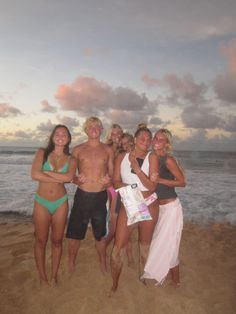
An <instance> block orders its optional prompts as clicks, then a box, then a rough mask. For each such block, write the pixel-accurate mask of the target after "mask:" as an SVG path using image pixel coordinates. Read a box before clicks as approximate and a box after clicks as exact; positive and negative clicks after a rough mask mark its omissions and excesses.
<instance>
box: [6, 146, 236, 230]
mask: <svg viewBox="0 0 236 314" xmlns="http://www.w3.org/2000/svg"><path fill="white" fill-rule="evenodd" d="M35 151H36V148H29V147H27V148H24V147H0V214H1V216H3V215H4V216H7V215H15V214H17V215H19V216H31V215H32V211H33V198H34V193H35V191H36V188H37V182H35V181H33V180H32V179H31V177H30V171H31V164H32V161H33V158H34V154H35ZM175 156H176V158H177V159H178V161H179V163H180V164H181V166H182V167H183V169H184V172H185V175H186V178H187V186H186V187H185V188H177V189H176V191H177V193H178V196H179V198H180V200H181V202H182V205H183V210H184V220H185V221H191V222H195V223H199V224H207V223H211V222H217V223H231V224H233V225H236V153H232V152H231V153H230V152H205V151H204V152H200V151H199V152H198V151H194V152H193V151H176V152H175ZM66 188H67V191H68V195H69V204H70V206H71V205H72V202H73V195H74V193H75V190H76V186H75V185H73V184H66Z"/></svg>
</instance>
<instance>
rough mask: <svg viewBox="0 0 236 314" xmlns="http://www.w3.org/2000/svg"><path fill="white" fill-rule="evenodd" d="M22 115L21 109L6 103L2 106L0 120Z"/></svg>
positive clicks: (0, 106) (0, 107)
mask: <svg viewBox="0 0 236 314" xmlns="http://www.w3.org/2000/svg"><path fill="white" fill-rule="evenodd" d="M20 114H22V112H21V111H20V110H19V109H17V108H15V107H13V106H11V105H9V104H6V103H3V104H0V118H8V117H15V116H18V115H20Z"/></svg>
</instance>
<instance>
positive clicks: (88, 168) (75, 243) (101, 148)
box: [68, 122, 114, 273]
mask: <svg viewBox="0 0 236 314" xmlns="http://www.w3.org/2000/svg"><path fill="white" fill-rule="evenodd" d="M102 130H103V129H102V127H101V126H100V125H99V124H98V123H96V122H91V123H90V124H89V125H88V127H87V128H86V130H85V132H86V134H87V136H88V140H87V142H85V143H83V144H80V145H78V146H76V147H75V148H74V149H73V152H72V155H73V157H74V158H75V159H76V160H77V168H78V172H79V175H78V177H76V178H75V179H74V183H76V184H77V185H78V186H79V187H80V189H81V190H84V191H87V192H100V191H104V190H105V189H106V188H107V187H108V186H109V185H110V184H111V177H112V174H113V158H114V157H113V151H112V150H111V149H110V148H109V147H108V146H107V145H106V144H104V143H101V142H100V136H101V133H102ZM68 243H69V271H70V272H73V271H74V269H75V262H76V257H77V254H78V250H79V247H80V243H81V241H80V240H75V239H69V242H68ZM95 246H96V250H97V253H98V257H99V262H100V267H101V271H102V272H103V273H104V272H106V271H107V266H106V245H105V242H104V240H101V241H97V240H96V242H95Z"/></svg>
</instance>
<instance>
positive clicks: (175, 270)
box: [170, 265, 180, 286]
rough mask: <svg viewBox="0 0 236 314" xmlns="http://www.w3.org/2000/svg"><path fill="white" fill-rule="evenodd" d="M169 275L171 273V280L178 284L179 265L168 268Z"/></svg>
mask: <svg viewBox="0 0 236 314" xmlns="http://www.w3.org/2000/svg"><path fill="white" fill-rule="evenodd" d="M170 275H171V279H172V282H173V283H174V284H175V285H176V286H179V285H180V278H179V265H177V266H175V267H173V268H171V269H170Z"/></svg>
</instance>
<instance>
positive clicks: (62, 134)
mask: <svg viewBox="0 0 236 314" xmlns="http://www.w3.org/2000/svg"><path fill="white" fill-rule="evenodd" d="M52 140H53V143H54V145H55V146H66V145H67V144H68V143H69V142H70V135H69V133H68V131H67V129H66V128H64V127H58V128H56V130H55V132H54V135H53V138H52Z"/></svg>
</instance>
